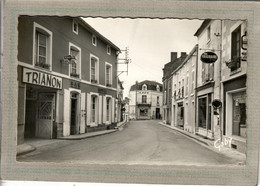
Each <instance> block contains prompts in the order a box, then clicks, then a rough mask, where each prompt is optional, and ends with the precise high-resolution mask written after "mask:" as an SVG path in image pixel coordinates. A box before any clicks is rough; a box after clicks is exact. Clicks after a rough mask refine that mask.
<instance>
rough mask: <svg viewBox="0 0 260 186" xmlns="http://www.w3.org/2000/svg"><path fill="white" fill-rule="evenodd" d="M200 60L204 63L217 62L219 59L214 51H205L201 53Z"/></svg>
mask: <svg viewBox="0 0 260 186" xmlns="http://www.w3.org/2000/svg"><path fill="white" fill-rule="evenodd" d="M200 60H201V61H202V62H203V63H215V62H216V61H217V60H218V56H217V54H215V53H214V52H204V53H202V54H201V56H200Z"/></svg>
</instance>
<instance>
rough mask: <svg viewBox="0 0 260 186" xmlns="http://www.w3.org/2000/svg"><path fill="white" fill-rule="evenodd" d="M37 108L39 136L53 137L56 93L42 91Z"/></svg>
mask: <svg viewBox="0 0 260 186" xmlns="http://www.w3.org/2000/svg"><path fill="white" fill-rule="evenodd" d="M37 108H38V109H37V111H38V114H37V137H41V138H48V139H51V138H52V132H53V131H52V129H53V121H54V113H55V94H54V93H40V94H39V99H38V104H37Z"/></svg>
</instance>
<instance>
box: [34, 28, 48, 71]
mask: <svg viewBox="0 0 260 186" xmlns="http://www.w3.org/2000/svg"><path fill="white" fill-rule="evenodd" d="M51 51H52V32H50V31H49V30H47V29H46V28H44V27H42V26H40V25H38V24H37V23H34V64H35V66H37V67H41V68H44V69H48V70H50V67H51V59H52V56H51V55H52V52H51Z"/></svg>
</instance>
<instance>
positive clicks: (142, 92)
mask: <svg viewBox="0 0 260 186" xmlns="http://www.w3.org/2000/svg"><path fill="white" fill-rule="evenodd" d="M138 93H139V94H149V92H144V91H140V92H138Z"/></svg>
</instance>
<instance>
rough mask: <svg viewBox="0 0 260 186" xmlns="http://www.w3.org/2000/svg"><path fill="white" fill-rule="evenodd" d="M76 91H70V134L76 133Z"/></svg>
mask: <svg viewBox="0 0 260 186" xmlns="http://www.w3.org/2000/svg"><path fill="white" fill-rule="evenodd" d="M77 113H78V93H76V92H72V93H71V104H70V135H75V134H78V125H77V123H78V118H77Z"/></svg>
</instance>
